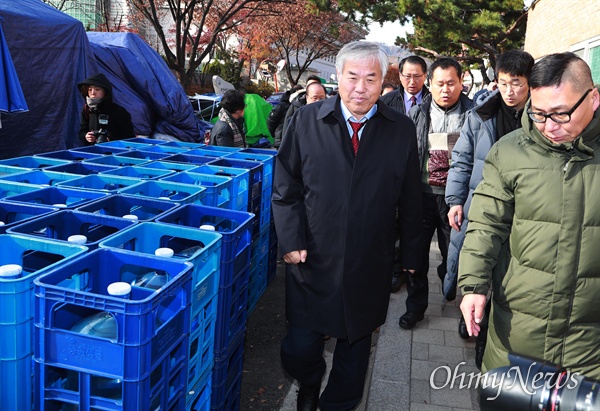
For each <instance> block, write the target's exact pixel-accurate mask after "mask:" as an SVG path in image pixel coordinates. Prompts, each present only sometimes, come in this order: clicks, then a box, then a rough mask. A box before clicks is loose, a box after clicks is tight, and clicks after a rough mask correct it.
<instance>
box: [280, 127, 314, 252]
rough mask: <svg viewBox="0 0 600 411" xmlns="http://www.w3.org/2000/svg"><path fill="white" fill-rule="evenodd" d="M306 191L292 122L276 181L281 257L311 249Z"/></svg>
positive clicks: (281, 150)
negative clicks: (307, 222) (304, 191)
mask: <svg viewBox="0 0 600 411" xmlns="http://www.w3.org/2000/svg"><path fill="white" fill-rule="evenodd" d="M303 190H304V184H303V179H302V157H301V152H300V146H299V144H298V136H297V133H296V121H294V119H292V120H291V122H290V125H289V127H288V129H287V130H286V132H285V136H284V138H283V139H282V143H281V146H280V147H279V151H278V152H277V157H276V165H275V172H274V181H273V197H272V211H273V219H274V221H275V230H276V232H277V238H278V240H279V252H280V254H281V255H285V254H287V253H289V252H290V251H296V250H306V249H307V245H306V210H305V205H304V195H303Z"/></svg>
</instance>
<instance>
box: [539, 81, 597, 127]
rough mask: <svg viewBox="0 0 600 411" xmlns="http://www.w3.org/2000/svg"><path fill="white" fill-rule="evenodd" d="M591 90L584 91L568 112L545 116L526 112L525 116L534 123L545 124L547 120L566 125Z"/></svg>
mask: <svg viewBox="0 0 600 411" xmlns="http://www.w3.org/2000/svg"><path fill="white" fill-rule="evenodd" d="M592 90H593V88H591V89H589V90H588V91H586V92H585V93H584V95H583V96H581V98H580V99H579V101H578V102H577V103H575V105H574V106H573V108H572V109H571V110H569V111H564V112H560V113H550V114H545V113H539V112H535V111H531V110H527V114H528V115H529V118H531V119H532V120H533V121H534V122H536V123H545V122H546V120H548V119H549V118H550V119H552V121H554V122H555V123H558V124H564V123H568V122H569V121H571V114H573V113H574V112H575V110H577V107H579V106H580V105H581V103H583V100H585V98H586V97H587V95H588V94H590V91H592ZM529 107H530V108H531V102H530V103H529Z"/></svg>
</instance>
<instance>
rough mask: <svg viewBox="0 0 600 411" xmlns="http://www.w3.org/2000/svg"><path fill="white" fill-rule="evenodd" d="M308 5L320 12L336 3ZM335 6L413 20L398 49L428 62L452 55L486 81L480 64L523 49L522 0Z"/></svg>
mask: <svg viewBox="0 0 600 411" xmlns="http://www.w3.org/2000/svg"><path fill="white" fill-rule="evenodd" d="M312 1H314V2H315V3H316V4H318V5H319V6H320V7H324V8H327V7H330V6H332V5H334V4H335V3H333V2H332V1H329V0H312ZM339 7H340V9H341V10H348V11H358V12H360V13H362V14H361V16H362V18H363V19H372V20H375V21H378V22H384V21H395V20H399V21H400V23H402V24H404V23H407V22H408V21H409V20H410V21H412V25H413V27H414V33H413V34H407V36H406V37H405V38H398V39H396V44H397V45H401V46H405V47H408V48H409V49H410V50H411V51H413V52H415V53H416V54H421V55H423V56H426V57H430V58H432V57H433V58H436V57H438V56H440V55H447V56H452V57H455V58H456V59H458V60H459V61H461V62H462V63H463V64H464V65H465V66H466V67H468V66H470V65H473V64H475V65H476V66H478V67H479V68H480V70H481V73H482V76H483V78H484V81H486V82H488V78H487V75H486V73H485V67H484V59H485V60H488V61H489V63H490V66H491V67H495V65H496V58H497V57H498V55H499V54H501V53H502V52H504V51H507V50H513V49H519V48H521V47H522V46H523V44H524V41H525V28H526V22H527V14H528V9H526V8H525V7H524V5H523V0H490V1H481V0H471V1H469V0H428V1H414V0H381V1H371V0H367V1H364V0H339Z"/></svg>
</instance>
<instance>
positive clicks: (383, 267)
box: [272, 96, 422, 341]
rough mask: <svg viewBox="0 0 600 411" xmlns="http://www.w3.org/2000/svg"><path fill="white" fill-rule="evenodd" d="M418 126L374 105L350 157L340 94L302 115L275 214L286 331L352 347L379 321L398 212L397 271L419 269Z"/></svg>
mask: <svg viewBox="0 0 600 411" xmlns="http://www.w3.org/2000/svg"><path fill="white" fill-rule="evenodd" d="M420 176H421V173H420V171H419V164H418V153H417V141H416V134H415V126H414V124H413V123H412V121H410V119H409V118H408V117H406V116H405V115H403V114H400V113H398V112H397V111H395V110H393V109H391V108H389V107H387V106H386V105H384V104H382V103H381V102H380V101H379V102H378V109H377V112H376V113H375V115H374V116H373V117H372V118H371V119H369V120H368V121H367V123H366V125H365V126H364V129H363V133H362V136H361V141H360V148H359V151H358V154H357V156H356V159H355V158H354V154H353V151H352V144H351V140H350V134H349V132H348V128H347V126H346V124H345V120H344V118H343V115H342V111H341V107H340V97H339V96H336V97H335V98H329V99H326V100H323V101H322V102H318V103H313V104H309V105H307V106H305V107H304V108H302V109H301V110H299V111H298V112H297V113H296V114H295V115H294V117H293V118H292V120H291V122H290V127H289V128H288V129H287V130H286V132H285V136H284V138H283V142H282V145H281V147H280V148H279V152H278V154H277V163H276V170H275V173H274V185H273V203H272V205H273V216H274V219H275V227H276V230H277V237H278V239H279V246H280V254H281V255H284V254H286V253H288V252H290V251H294V250H307V251H308V253H307V259H306V262H305V263H301V264H298V265H289V264H288V265H287V268H286V316H287V319H288V321H289V322H290V323H291V324H294V325H296V326H300V327H305V328H309V329H312V330H314V331H317V332H320V333H323V334H325V335H330V336H332V337H336V338H347V339H349V340H350V341H354V340H356V339H358V338H361V337H364V336H366V335H368V334H370V333H371V332H372V331H373V330H374V329H375V328H377V327H378V326H380V325H381V324H383V323H384V322H385V319H386V314H387V309H388V304H389V294H390V286H391V274H392V269H393V259H394V219H395V217H394V216H395V208H396V207H399V210H400V216H401V237H400V238H401V242H402V250H403V267H405V268H418V261H419V256H420V255H421V253H420V251H419V249H418V248H419V246H420V235H421V225H422V218H421V186H420Z"/></svg>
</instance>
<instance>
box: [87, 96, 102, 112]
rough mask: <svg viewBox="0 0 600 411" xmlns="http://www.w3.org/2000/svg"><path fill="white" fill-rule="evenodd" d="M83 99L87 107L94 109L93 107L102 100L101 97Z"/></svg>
mask: <svg viewBox="0 0 600 411" xmlns="http://www.w3.org/2000/svg"><path fill="white" fill-rule="evenodd" d="M85 101H86V103H87V105H88V107H89V108H91V109H94V108H96V107H98V104H100V103H101V102H102V98H91V97H86V98H85Z"/></svg>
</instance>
